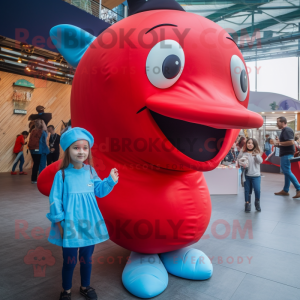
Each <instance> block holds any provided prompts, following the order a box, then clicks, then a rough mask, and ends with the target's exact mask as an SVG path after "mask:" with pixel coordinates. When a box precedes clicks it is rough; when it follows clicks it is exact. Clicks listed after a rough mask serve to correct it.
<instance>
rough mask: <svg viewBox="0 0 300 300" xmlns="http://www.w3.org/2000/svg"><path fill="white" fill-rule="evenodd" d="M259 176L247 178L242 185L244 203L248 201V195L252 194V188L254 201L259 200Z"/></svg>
mask: <svg viewBox="0 0 300 300" xmlns="http://www.w3.org/2000/svg"><path fill="white" fill-rule="evenodd" d="M260 182H261V177H260V176H255V177H252V176H247V175H246V181H245V183H244V192H245V202H248V201H249V194H250V193H252V187H253V188H254V194H255V200H260Z"/></svg>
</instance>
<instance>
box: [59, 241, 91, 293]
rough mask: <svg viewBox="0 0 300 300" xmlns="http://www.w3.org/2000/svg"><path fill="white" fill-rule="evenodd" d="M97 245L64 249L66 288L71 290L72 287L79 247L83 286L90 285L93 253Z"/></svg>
mask: <svg viewBox="0 0 300 300" xmlns="http://www.w3.org/2000/svg"><path fill="white" fill-rule="evenodd" d="M94 248H95V245H91V246H86V247H80V248H64V247H62V251H63V259H64V262H63V268H62V287H63V289H64V290H69V289H70V288H71V287H72V278H73V272H74V269H75V266H76V264H77V255H78V249H79V262H80V276H81V286H83V287H87V286H89V285H90V279H91V273H92V255H93V252H94Z"/></svg>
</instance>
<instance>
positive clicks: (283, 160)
mask: <svg viewBox="0 0 300 300" xmlns="http://www.w3.org/2000/svg"><path fill="white" fill-rule="evenodd" d="M293 157H294V155H293V154H289V155H284V156H282V157H280V167H281V170H282V173H283V174H284V188H283V190H284V191H285V192H288V191H289V189H290V184H291V182H292V184H293V185H294V187H295V189H296V190H297V191H299V190H300V184H299V182H298V180H297V178H296V176H295V175H294V174H293V173H292V170H291V162H290V159H291V158H293Z"/></svg>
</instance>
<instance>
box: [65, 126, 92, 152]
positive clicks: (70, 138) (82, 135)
mask: <svg viewBox="0 0 300 300" xmlns="http://www.w3.org/2000/svg"><path fill="white" fill-rule="evenodd" d="M78 140H86V141H88V142H89V144H90V148H92V147H93V145H94V138H93V136H92V135H91V134H90V133H89V132H88V131H87V130H85V129H84V128H80V127H74V128H71V129H68V130H67V131H66V132H64V133H63V134H62V136H61V138H60V145H61V147H62V149H63V150H64V151H66V150H67V148H68V147H70V146H71V145H72V144H73V143H74V142H76V141H78Z"/></svg>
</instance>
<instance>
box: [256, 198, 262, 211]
mask: <svg viewBox="0 0 300 300" xmlns="http://www.w3.org/2000/svg"><path fill="white" fill-rule="evenodd" d="M255 208H256V210H257V211H261V208H260V200H256V199H255Z"/></svg>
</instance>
